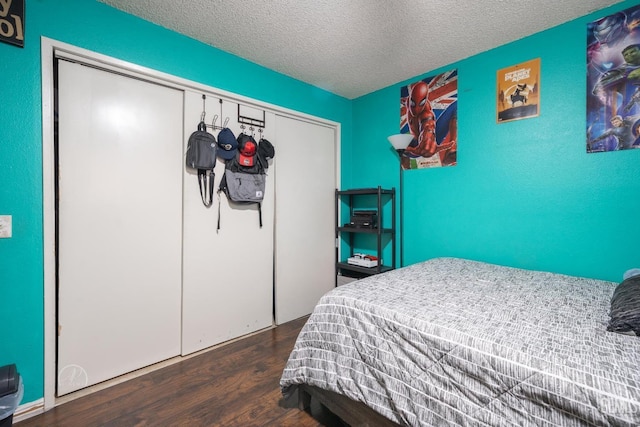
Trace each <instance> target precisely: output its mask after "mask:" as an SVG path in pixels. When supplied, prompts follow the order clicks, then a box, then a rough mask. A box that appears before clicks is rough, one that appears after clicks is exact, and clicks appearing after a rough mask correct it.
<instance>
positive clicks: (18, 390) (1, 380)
mask: <svg viewBox="0 0 640 427" xmlns="http://www.w3.org/2000/svg"><path fill="white" fill-rule="evenodd" d="M23 393H24V386H23V385H22V378H21V377H20V374H19V373H18V368H17V367H16V365H15V364H11V365H6V366H2V367H0V427H11V426H12V425H13V413H14V412H15V411H16V409H17V408H18V405H19V404H20V401H21V400H22V395H23Z"/></svg>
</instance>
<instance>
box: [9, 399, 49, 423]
mask: <svg viewBox="0 0 640 427" xmlns="http://www.w3.org/2000/svg"><path fill="white" fill-rule="evenodd" d="M42 413H44V398H40V399H38V400H34V401H33V402H29V403H23V404H22V405H20V406H18V409H16V412H14V414H13V422H14V423H17V422H18V421H22V420H26V419H27V418H31V417H35V416H36V415H40V414H42Z"/></svg>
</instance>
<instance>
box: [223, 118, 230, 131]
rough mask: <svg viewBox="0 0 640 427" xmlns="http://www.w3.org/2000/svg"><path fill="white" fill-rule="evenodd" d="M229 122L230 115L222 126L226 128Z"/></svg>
mask: <svg viewBox="0 0 640 427" xmlns="http://www.w3.org/2000/svg"><path fill="white" fill-rule="evenodd" d="M228 124H229V117H225V119H224V124H223V125H222V127H223V128H226V127H227V125H228Z"/></svg>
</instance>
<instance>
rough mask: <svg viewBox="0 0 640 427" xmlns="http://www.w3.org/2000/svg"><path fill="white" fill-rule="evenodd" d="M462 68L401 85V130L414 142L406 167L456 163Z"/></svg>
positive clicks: (404, 160)
mask: <svg viewBox="0 0 640 427" xmlns="http://www.w3.org/2000/svg"><path fill="white" fill-rule="evenodd" d="M457 111H458V70H452V71H447V72H444V73H441V74H438V75H436V76H433V77H428V78H426V79H422V80H420V81H417V82H415V83H412V84H410V85H407V86H403V87H401V88H400V132H401V133H410V134H411V135H412V136H413V141H411V143H410V144H409V146H408V147H407V149H406V150H405V152H404V154H403V156H402V159H401V165H402V168H403V169H422V168H433V167H441V166H454V165H455V164H456V162H457V156H456V154H457V151H458V124H457V123H458V114H457Z"/></svg>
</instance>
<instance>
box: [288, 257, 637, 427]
mask: <svg viewBox="0 0 640 427" xmlns="http://www.w3.org/2000/svg"><path fill="white" fill-rule="evenodd" d="M617 285H618V284H617V283H614V282H607V281H601V280H593V279H586V278H578V277H572V276H566V275H559V274H553V273H547V272H541V271H530V270H523V269H516V268H510V267H503V266H497V265H492V264H487V263H481V262H476V261H470V260H463V259H457V258H436V259H432V260H429V261H425V262H422V263H418V264H415V265H412V266H409V267H405V268H402V269H397V270H393V271H390V272H388V273H384V274H379V275H375V276H371V277H368V278H365V279H362V280H359V281H357V282H353V283H351V284H348V285H343V286H340V287H337V288H335V289H333V290H332V291H331V292H329V293H327V294H326V295H324V296H323V297H322V299H321V300H320V301H319V302H318V304H317V306H316V307H315V309H314V311H313V313H312V314H311V316H310V317H309V319H308V320H307V322H306V324H305V326H304V327H303V328H302V330H301V331H300V334H299V336H298V338H297V340H296V344H295V346H294V349H293V351H292V352H291V354H290V356H289V359H288V361H287V363H286V365H285V368H284V370H283V373H282V377H281V380H280V387H281V390H282V393H283V395H284V397H285V398H289V397H290V396H292V395H298V394H300V400H301V405H302V406H304V405H305V402H306V401H308V395H307V393H316V392H317V393H319V394H318V395H319V396H324V399H325V400H326V402H323V403H326V404H327V406H328V407H329V409H331V402H330V400H333V398H336V397H337V399H338V400H337V402H340V403H339V404H338V406H337V407H338V410H339V412H341V413H346V414H348V413H350V412H352V411H350V410H349V409H348V406H346V407H345V405H350V403H348V402H351V403H352V404H353V405H355V406H354V408H358V410H360V408H361V407H362V406H363V405H366V407H368V408H370V409H368V411H369V412H371V414H372V416H374V417H375V416H377V417H380V415H382V416H383V417H384V419H385V420H388V421H390V423H389V425H393V423H395V424H398V425H407V426H447V425H464V426H476V425H478V426H511V425H518V426H534V425H535V426H545V425H546V426H583V425H593V426H639V425H640V337H637V336H635V335H634V334H629V333H618V332H611V331H608V330H607V327H608V325H609V321H610V319H609V312H610V308H611V301H612V294H613V293H614V290H615V289H616V286H617ZM301 392H302V393H301ZM332 396H333V397H332ZM345 402H347V403H345ZM355 410H356V409H354V411H355ZM338 415H340V413H338ZM367 424H368V425H379V424H377V422H376V421H373V422H367V421H364V422H363V425H367Z"/></svg>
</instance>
